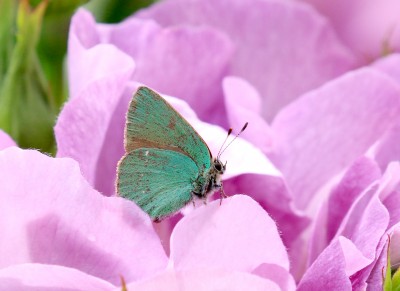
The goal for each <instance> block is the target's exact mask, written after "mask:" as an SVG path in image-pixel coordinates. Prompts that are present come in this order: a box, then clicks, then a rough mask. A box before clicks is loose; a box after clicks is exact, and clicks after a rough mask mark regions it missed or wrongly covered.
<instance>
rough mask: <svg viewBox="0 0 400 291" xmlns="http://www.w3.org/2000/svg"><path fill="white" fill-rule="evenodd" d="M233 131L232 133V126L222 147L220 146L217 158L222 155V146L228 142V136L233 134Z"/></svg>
mask: <svg viewBox="0 0 400 291" xmlns="http://www.w3.org/2000/svg"><path fill="white" fill-rule="evenodd" d="M231 133H232V127H231V128H229V130H228V135H227V136H226V138H225V140H224V142H223V143H222V145H221V147H220V149H219V152H218V155H217V158H218V157H219V156H220V153H221V150H222V148H223V146H224V144H225V143H226V141H227V140H228V137H229V136H230V135H231Z"/></svg>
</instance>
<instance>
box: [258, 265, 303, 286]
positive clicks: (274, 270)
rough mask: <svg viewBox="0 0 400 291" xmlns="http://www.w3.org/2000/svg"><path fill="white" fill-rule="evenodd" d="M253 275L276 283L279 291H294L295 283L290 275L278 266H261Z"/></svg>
mask: <svg viewBox="0 0 400 291" xmlns="http://www.w3.org/2000/svg"><path fill="white" fill-rule="evenodd" d="M253 274H256V275H258V276H261V277H263V278H266V279H269V280H271V281H272V282H275V283H277V284H278V285H279V287H280V289H281V290H296V282H295V281H294V279H293V277H292V275H290V273H288V272H287V270H285V269H284V268H282V267H280V266H277V265H273V264H262V265H260V266H258V267H257V268H256V269H255V270H254V271H253Z"/></svg>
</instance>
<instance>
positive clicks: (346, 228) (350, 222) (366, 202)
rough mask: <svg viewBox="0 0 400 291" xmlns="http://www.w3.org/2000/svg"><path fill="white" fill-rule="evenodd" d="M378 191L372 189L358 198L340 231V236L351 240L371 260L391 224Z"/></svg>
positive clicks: (374, 188) (375, 188)
mask: <svg viewBox="0 0 400 291" xmlns="http://www.w3.org/2000/svg"><path fill="white" fill-rule="evenodd" d="M376 190H377V187H370V188H369V189H366V190H365V191H364V193H363V194H361V195H360V197H358V198H357V200H356V201H355V202H354V204H353V205H352V207H351V209H350V210H349V212H348V214H347V216H346V217H345V219H344V220H343V222H342V224H341V226H340V228H339V229H338V235H342V236H345V237H347V238H349V239H351V240H352V242H353V243H354V244H355V245H356V246H357V248H358V249H359V250H360V251H361V252H362V253H363V254H364V256H365V257H367V258H370V259H371V260H372V259H374V258H375V251H376V248H377V246H378V243H379V241H380V239H381V237H382V236H383V234H384V233H385V231H386V229H387V227H388V224H389V213H388V211H387V209H386V208H385V207H384V206H383V204H382V202H381V201H380V200H379V197H378V194H377V191H376Z"/></svg>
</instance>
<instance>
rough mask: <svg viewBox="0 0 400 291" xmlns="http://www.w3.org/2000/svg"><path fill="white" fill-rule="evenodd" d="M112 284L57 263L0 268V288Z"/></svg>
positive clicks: (101, 286)
mask: <svg viewBox="0 0 400 291" xmlns="http://www.w3.org/2000/svg"><path fill="white" fill-rule="evenodd" d="M114 288H115V286H114V285H112V284H110V283H109V282H107V281H104V280H101V279H99V278H96V277H93V276H90V275H88V274H86V273H83V272H81V271H79V270H76V269H72V268H66V267H63V266H57V265H42V264H21V265H13V266H10V267H8V268H3V269H0V289H2V290H8V291H12V290H15V291H19V290H65V291H67V290H77V291H78V290H82V291H85V290H113V289H114Z"/></svg>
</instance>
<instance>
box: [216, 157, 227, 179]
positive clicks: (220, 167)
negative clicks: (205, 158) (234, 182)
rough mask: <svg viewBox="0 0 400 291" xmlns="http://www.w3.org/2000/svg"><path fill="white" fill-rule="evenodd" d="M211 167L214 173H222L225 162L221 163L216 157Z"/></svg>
mask: <svg viewBox="0 0 400 291" xmlns="http://www.w3.org/2000/svg"><path fill="white" fill-rule="evenodd" d="M213 168H214V171H215V172H216V173H218V174H220V175H222V174H223V173H224V172H225V169H226V163H225V164H223V163H222V162H221V161H220V160H219V159H218V158H216V159H214V162H213Z"/></svg>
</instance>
